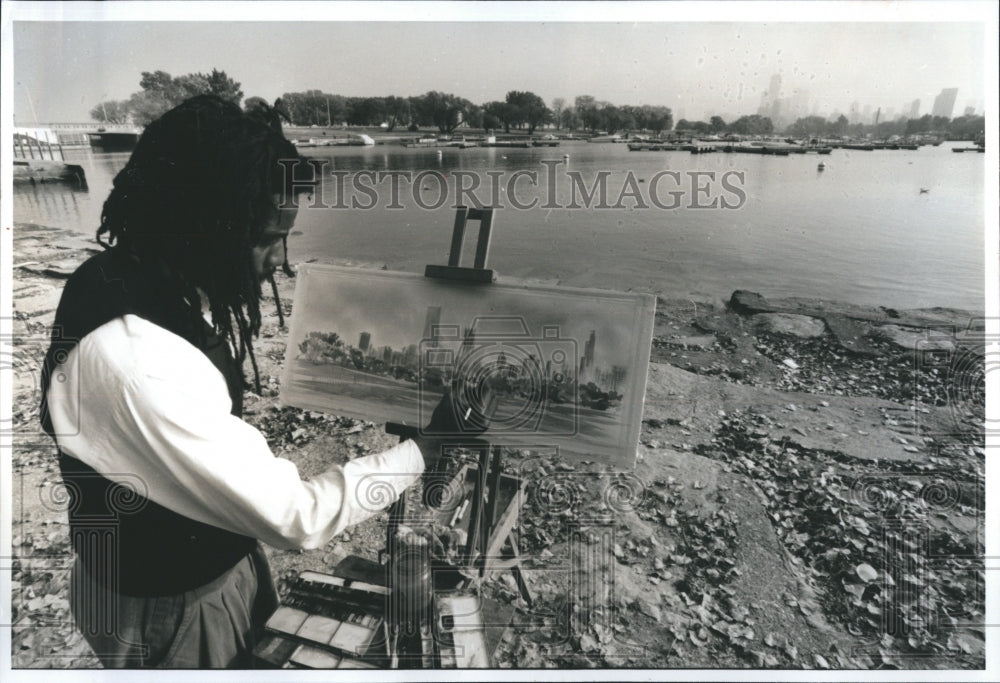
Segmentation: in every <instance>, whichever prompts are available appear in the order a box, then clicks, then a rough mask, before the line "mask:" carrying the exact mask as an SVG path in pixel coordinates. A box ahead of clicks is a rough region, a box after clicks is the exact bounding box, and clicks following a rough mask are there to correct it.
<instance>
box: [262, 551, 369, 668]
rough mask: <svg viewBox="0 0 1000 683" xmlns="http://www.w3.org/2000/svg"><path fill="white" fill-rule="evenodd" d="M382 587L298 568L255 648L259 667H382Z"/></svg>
mask: <svg viewBox="0 0 1000 683" xmlns="http://www.w3.org/2000/svg"><path fill="white" fill-rule="evenodd" d="M388 594H389V591H388V589H386V588H385V587H383V586H379V585H375V584H372V583H366V582H363V581H353V580H351V579H345V578H341V577H338V576H331V575H329V574H321V573H319V572H310V571H306V572H302V573H301V574H299V576H298V577H297V578H296V579H295V581H294V582H293V583H292V585H291V589H290V591H289V594H288V596H287V597H286V598H285V600H284V602H283V603H282V605H281V606H280V607H279V608H278V609H277V610H276V611H275V613H274V614H273V615H271V618H270V619H268V621H267V631H266V635H265V637H264V638H263V639H262V640H261V642H260V643H259V644H258V646H257V647H256V648H255V650H254V655H255V656H256V657H257V659H258V661H259V663H260V664H261V665H262V666H265V667H268V668H295V669H359V668H376V667H379V666H384V665H385V658H386V641H385V633H384V628H383V627H384V618H383V616H382V615H383V613H384V610H385V599H386V596H387V595H388Z"/></svg>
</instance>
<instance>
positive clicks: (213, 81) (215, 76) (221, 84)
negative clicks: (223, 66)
mask: <svg viewBox="0 0 1000 683" xmlns="http://www.w3.org/2000/svg"><path fill="white" fill-rule="evenodd" d="M199 75H200V74H199ZM204 78H205V79H206V80H207V81H208V92H210V93H211V94H213V95H218V96H219V97H221V98H222V99H224V100H229V101H230V102H232V103H233V104H239V103H240V100H242V99H243V89H242V88H241V87H240V84H239V83H237V82H236V81H234V80H233V79H232V78H230V77H229V76H228V75H227V74H226V72H225V71H219V70H218V69H212V73H210V74H208V75H206V76H204Z"/></svg>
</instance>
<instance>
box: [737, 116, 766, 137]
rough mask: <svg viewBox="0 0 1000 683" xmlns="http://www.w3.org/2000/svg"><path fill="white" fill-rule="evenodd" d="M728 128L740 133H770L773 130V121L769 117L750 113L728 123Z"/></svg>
mask: <svg viewBox="0 0 1000 683" xmlns="http://www.w3.org/2000/svg"><path fill="white" fill-rule="evenodd" d="M729 130H730V131H732V132H733V133H738V134H740V135H770V134H771V133H773V132H774V123H772V121H771V119H770V117H767V116H761V115H760V114H750V115H749V116H741V117H739V118H738V119H736V120H735V121H733V122H732V123H731V124H729Z"/></svg>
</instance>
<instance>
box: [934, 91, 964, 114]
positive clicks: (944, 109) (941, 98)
mask: <svg viewBox="0 0 1000 683" xmlns="http://www.w3.org/2000/svg"><path fill="white" fill-rule="evenodd" d="M956 98H958V88H944V89H943V90H942V91H941V94H940V95H938V96H937V97H935V98H934V108H933V109H932V110H931V115H932V116H944V117H945V118H949V119H950V118H951V114H952V112H953V111H955V99H956Z"/></svg>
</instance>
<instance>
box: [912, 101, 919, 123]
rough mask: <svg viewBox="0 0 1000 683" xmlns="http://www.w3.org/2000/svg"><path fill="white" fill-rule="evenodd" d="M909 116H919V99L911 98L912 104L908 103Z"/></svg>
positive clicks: (913, 117) (914, 117)
mask: <svg viewBox="0 0 1000 683" xmlns="http://www.w3.org/2000/svg"><path fill="white" fill-rule="evenodd" d="M910 118H911V119H916V118H920V100H913V104H911V105H910Z"/></svg>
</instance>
